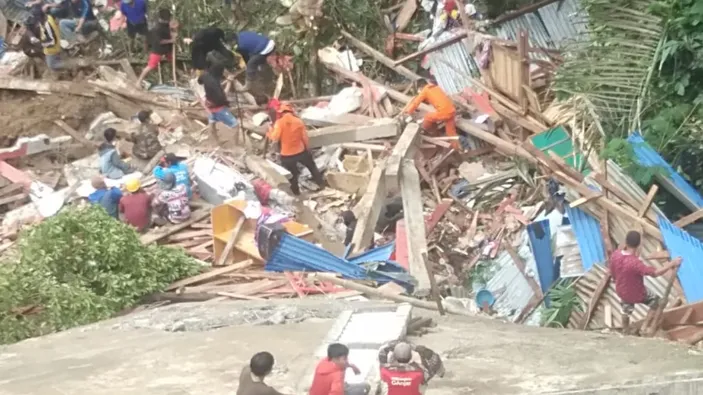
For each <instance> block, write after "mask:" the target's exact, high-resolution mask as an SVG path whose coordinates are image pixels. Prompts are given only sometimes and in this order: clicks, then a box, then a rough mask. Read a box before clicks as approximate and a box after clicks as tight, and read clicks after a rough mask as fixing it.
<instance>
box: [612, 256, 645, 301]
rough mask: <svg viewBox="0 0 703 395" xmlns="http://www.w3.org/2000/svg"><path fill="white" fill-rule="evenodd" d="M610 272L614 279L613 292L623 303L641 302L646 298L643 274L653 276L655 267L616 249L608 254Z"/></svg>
mask: <svg viewBox="0 0 703 395" xmlns="http://www.w3.org/2000/svg"><path fill="white" fill-rule="evenodd" d="M609 266H610V273H611V274H612V276H613V278H614V279H615V293H617V294H618V296H619V297H620V299H622V301H623V303H629V304H636V303H642V302H644V300H645V299H646V298H647V289H646V288H645V287H644V276H654V275H655V274H656V272H657V271H656V269H654V268H653V267H651V266H647V265H645V264H644V263H642V260H640V258H639V257H637V256H636V255H632V254H627V253H623V251H621V250H616V251H615V252H613V254H612V255H611V256H610V264H609Z"/></svg>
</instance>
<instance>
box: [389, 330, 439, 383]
mask: <svg viewBox="0 0 703 395" xmlns="http://www.w3.org/2000/svg"><path fill="white" fill-rule="evenodd" d="M413 353H417V354H418V355H419V357H420V360H421V363H417V362H415V361H413ZM378 361H379V364H380V376H381V395H421V394H423V393H424V392H425V389H426V387H427V383H428V382H429V381H430V379H432V378H433V377H434V376H436V375H439V376H443V375H444V364H443V363H442V359H441V358H440V357H439V355H437V353H435V352H434V351H432V350H430V349H429V348H427V347H424V346H415V345H413V344H411V343H407V342H403V341H393V342H390V343H387V344H385V345H383V347H381V349H380V350H379V353H378Z"/></svg>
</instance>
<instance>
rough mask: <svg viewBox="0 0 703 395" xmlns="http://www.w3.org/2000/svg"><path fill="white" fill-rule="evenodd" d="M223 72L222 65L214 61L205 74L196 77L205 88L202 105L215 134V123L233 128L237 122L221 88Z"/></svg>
mask: <svg viewBox="0 0 703 395" xmlns="http://www.w3.org/2000/svg"><path fill="white" fill-rule="evenodd" d="M223 73H224V65H222V64H220V63H214V64H212V65H210V67H208V70H207V72H206V73H205V74H203V75H201V76H200V77H198V83H199V84H201V85H203V88H204V89H205V101H204V103H203V105H204V106H205V110H207V112H208V114H209V115H208V120H209V123H210V130H211V131H212V132H213V134H214V135H215V136H217V134H215V131H216V130H215V128H216V126H215V124H216V123H217V122H221V123H223V124H225V125H227V126H228V127H230V128H235V127H237V125H238V124H239V121H237V118H235V117H234V115H232V111H230V109H229V101H228V100H227V95H226V94H225V91H224V89H222V84H221V81H222V74H223Z"/></svg>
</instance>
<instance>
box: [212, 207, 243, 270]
mask: <svg viewBox="0 0 703 395" xmlns="http://www.w3.org/2000/svg"><path fill="white" fill-rule="evenodd" d="M245 220H246V217H245V216H244V215H243V214H242V215H240V216H239V219H238V220H237V223H236V224H235V225H234V228H233V229H232V234H231V235H230V237H229V240H227V244H225V248H224V249H223V250H222V253H221V254H220V258H219V259H218V260H217V266H224V264H225V263H227V259H228V258H229V254H230V253H231V252H232V249H233V248H234V245H235V244H236V243H237V239H238V238H239V233H240V232H241V230H242V226H243V225H244V221H245Z"/></svg>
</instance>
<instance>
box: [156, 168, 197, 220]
mask: <svg viewBox="0 0 703 395" xmlns="http://www.w3.org/2000/svg"><path fill="white" fill-rule="evenodd" d="M158 184H159V188H160V191H159V193H158V194H157V195H156V197H155V198H154V199H153V200H152V207H153V208H154V211H155V212H156V215H157V216H158V219H157V221H155V222H156V223H157V224H158V225H164V224H165V223H166V221H168V222H170V223H172V224H180V223H183V222H185V221H187V220H188V219H189V218H190V206H189V205H188V193H187V192H186V187H185V185H183V184H177V183H176V176H175V175H174V174H173V173H166V175H165V176H164V178H163V179H162V180H160V181H159V182H158Z"/></svg>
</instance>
